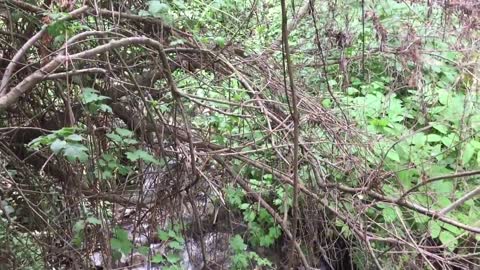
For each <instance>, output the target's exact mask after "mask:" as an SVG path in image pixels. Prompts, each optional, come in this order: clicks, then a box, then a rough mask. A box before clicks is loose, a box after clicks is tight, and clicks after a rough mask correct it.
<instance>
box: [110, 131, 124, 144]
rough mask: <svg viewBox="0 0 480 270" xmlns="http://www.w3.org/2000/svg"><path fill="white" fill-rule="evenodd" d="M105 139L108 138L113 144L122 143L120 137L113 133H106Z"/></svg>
mask: <svg viewBox="0 0 480 270" xmlns="http://www.w3.org/2000/svg"><path fill="white" fill-rule="evenodd" d="M107 138H109V139H110V140H112V141H114V142H117V143H121V142H122V137H120V136H119V135H117V134H115V133H108V134H107Z"/></svg>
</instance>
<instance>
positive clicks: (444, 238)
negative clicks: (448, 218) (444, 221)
mask: <svg viewBox="0 0 480 270" xmlns="http://www.w3.org/2000/svg"><path fill="white" fill-rule="evenodd" d="M439 239H440V242H442V244H443V245H445V246H446V247H447V248H448V249H449V250H450V251H453V250H454V249H455V248H456V247H457V246H458V240H457V239H456V238H455V236H454V235H453V234H451V233H450V232H448V231H442V232H441V233H440V235H439Z"/></svg>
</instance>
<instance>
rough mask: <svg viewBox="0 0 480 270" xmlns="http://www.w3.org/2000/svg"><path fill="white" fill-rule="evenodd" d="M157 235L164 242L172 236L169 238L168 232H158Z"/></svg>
mask: <svg viewBox="0 0 480 270" xmlns="http://www.w3.org/2000/svg"><path fill="white" fill-rule="evenodd" d="M157 234H158V238H160V240H162V241H167V240H168V239H170V236H168V232H166V231H163V230H158V232H157Z"/></svg>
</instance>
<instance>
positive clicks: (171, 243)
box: [168, 241, 183, 250]
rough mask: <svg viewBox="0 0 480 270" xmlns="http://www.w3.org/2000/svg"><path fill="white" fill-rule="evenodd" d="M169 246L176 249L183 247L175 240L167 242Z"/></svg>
mask: <svg viewBox="0 0 480 270" xmlns="http://www.w3.org/2000/svg"><path fill="white" fill-rule="evenodd" d="M168 246H169V247H171V248H173V249H178V250H182V249H183V246H182V245H181V244H180V243H179V242H177V241H172V242H170V243H169V244H168Z"/></svg>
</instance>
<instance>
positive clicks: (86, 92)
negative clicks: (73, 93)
mask: <svg viewBox="0 0 480 270" xmlns="http://www.w3.org/2000/svg"><path fill="white" fill-rule="evenodd" d="M98 93H99V92H98V91H97V90H95V89H93V88H88V87H86V88H83V94H82V101H83V104H89V103H94V102H97V101H102V100H105V99H110V98H109V97H106V96H102V95H99V94H98Z"/></svg>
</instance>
